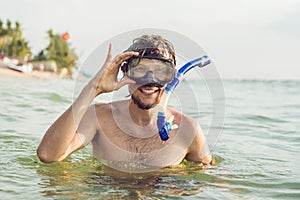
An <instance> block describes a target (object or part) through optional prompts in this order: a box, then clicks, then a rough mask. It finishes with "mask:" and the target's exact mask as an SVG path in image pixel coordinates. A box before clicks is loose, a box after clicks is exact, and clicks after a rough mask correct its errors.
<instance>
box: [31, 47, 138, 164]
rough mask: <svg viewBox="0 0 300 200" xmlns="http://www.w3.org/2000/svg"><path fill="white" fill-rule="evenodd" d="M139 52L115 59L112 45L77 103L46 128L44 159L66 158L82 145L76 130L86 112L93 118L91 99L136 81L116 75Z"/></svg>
mask: <svg viewBox="0 0 300 200" xmlns="http://www.w3.org/2000/svg"><path fill="white" fill-rule="evenodd" d="M137 54H138V53H135V52H126V53H123V54H120V55H118V56H116V57H115V58H114V59H112V47H111V45H110V46H109V50H108V54H107V58H106V60H105V63H104V65H103V67H102V68H101V69H100V71H99V72H98V73H97V74H96V75H95V77H94V78H92V79H91V80H90V81H89V82H88V84H87V85H86V86H85V87H84V89H83V90H82V91H81V93H80V94H79V96H78V97H77V98H76V100H75V101H74V103H73V104H72V105H71V106H70V107H69V108H68V109H67V110H66V111H65V112H64V113H63V114H62V115H61V116H60V117H59V118H58V119H57V120H56V121H55V122H54V123H53V124H52V125H51V126H50V128H49V129H48V130H47V131H46V133H45V135H44V137H43V139H42V141H41V143H40V145H39V147H38V149H37V155H38V157H39V159H40V160H41V161H43V162H53V161H59V160H63V159H64V158H66V157H67V156H68V155H69V154H70V153H72V152H74V151H76V150H77V149H79V148H81V147H83V144H82V142H81V138H80V135H79V134H76V130H77V128H78V126H79V124H80V123H81V121H82V119H83V117H84V116H85V115H86V118H89V117H91V114H88V113H87V110H88V108H89V107H90V104H91V102H92V101H93V100H94V98H95V97H96V96H98V95H100V94H102V93H107V92H112V91H114V90H118V89H119V88H121V87H122V86H124V85H126V84H128V83H132V82H134V81H132V80H130V79H128V78H124V79H123V80H121V81H118V79H117V76H118V72H119V67H120V65H121V63H122V62H123V61H125V60H127V59H128V58H130V57H131V56H136V55H137ZM83 123H84V122H83ZM89 131H92V130H89ZM86 134H91V133H86Z"/></svg>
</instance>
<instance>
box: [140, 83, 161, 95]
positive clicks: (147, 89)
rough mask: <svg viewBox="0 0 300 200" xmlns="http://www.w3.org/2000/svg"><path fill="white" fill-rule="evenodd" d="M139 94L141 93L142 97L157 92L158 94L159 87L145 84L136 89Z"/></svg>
mask: <svg viewBox="0 0 300 200" xmlns="http://www.w3.org/2000/svg"><path fill="white" fill-rule="evenodd" d="M138 90H139V91H140V92H141V93H143V94H144V95H147V96H150V95H152V94H155V93H157V92H160V90H161V86H159V85H157V84H155V85H154V84H147V85H144V86H141V87H139V89H138Z"/></svg>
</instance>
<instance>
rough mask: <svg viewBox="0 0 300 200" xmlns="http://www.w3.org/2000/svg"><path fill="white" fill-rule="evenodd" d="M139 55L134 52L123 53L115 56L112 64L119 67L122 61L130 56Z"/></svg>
mask: <svg viewBox="0 0 300 200" xmlns="http://www.w3.org/2000/svg"><path fill="white" fill-rule="evenodd" d="M138 55H139V53H138V52H134V51H130V52H125V53H122V54H120V55H118V56H116V57H115V58H114V59H113V60H112V62H113V63H114V64H116V65H120V64H121V63H122V62H123V61H125V60H127V59H129V58H131V57H132V56H138Z"/></svg>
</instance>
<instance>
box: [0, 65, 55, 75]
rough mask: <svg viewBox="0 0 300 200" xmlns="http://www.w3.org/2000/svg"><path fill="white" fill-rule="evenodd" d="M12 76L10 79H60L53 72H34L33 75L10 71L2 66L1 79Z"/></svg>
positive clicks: (0, 68) (0, 70)
mask: <svg viewBox="0 0 300 200" xmlns="http://www.w3.org/2000/svg"><path fill="white" fill-rule="evenodd" d="M1 76H10V77H23V78H55V77H58V75H57V74H55V73H53V72H42V71H32V73H22V72H18V71H14V70H12V69H8V68H6V67H1V66H0V77H1Z"/></svg>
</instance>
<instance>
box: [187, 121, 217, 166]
mask: <svg viewBox="0 0 300 200" xmlns="http://www.w3.org/2000/svg"><path fill="white" fill-rule="evenodd" d="M191 130H193V132H194V139H193V141H192V143H191V145H190V146H189V148H188V153H187V155H186V159H187V160H189V161H193V162H202V163H204V164H209V163H212V161H213V157H212V156H211V154H210V151H209V147H208V144H207V141H206V137H205V135H204V134H203V132H202V130H201V127H200V126H199V124H198V123H197V122H196V121H194V120H193V122H192V129H191Z"/></svg>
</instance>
